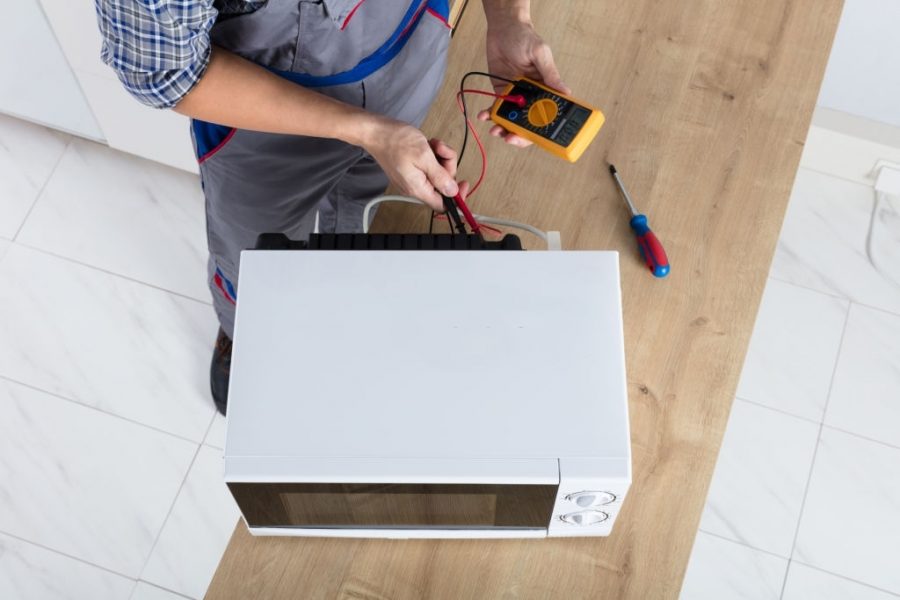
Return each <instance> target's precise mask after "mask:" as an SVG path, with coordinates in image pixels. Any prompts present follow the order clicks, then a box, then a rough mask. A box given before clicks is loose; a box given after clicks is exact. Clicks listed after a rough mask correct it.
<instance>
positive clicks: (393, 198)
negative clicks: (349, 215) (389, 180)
mask: <svg viewBox="0 0 900 600" xmlns="http://www.w3.org/2000/svg"><path fill="white" fill-rule="evenodd" d="M382 202H405V203H406V204H421V205H422V206H428V205H427V204H425V203H424V202H422V201H421V200H419V199H418V198H410V197H409V196H396V195H392V194H388V195H386V196H378V197H377V198H373V199H371V200H369V203H368V204H366V207H365V208H364V209H363V218H362V226H363V233H369V213H370V212H372V209H373V208H374V207H375V206H378V205H379V204H381V203H382Z"/></svg>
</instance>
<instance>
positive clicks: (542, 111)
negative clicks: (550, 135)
mask: <svg viewBox="0 0 900 600" xmlns="http://www.w3.org/2000/svg"><path fill="white" fill-rule="evenodd" d="M557 115H559V106H557V105H556V102H554V101H553V100H551V99H550V98H541V99H540V100H538V101H536V102H534V103H533V104H532V105H531V107H530V108H529V109H528V122H529V123H531V124H532V126H534V127H546V126H547V125H549V124H550V123H552V122H553V121H555V120H556V117H557Z"/></svg>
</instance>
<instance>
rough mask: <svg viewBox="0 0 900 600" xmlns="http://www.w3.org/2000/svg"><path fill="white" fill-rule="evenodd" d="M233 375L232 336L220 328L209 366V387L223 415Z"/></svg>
mask: <svg viewBox="0 0 900 600" xmlns="http://www.w3.org/2000/svg"><path fill="white" fill-rule="evenodd" d="M230 375H231V338H230V337H228V336H227V335H225V332H224V331H222V329H221V328H219V335H218V337H217V338H216V347H215V348H213V355H212V364H211V365H210V366H209V389H210V391H211V392H212V397H213V402H215V403H216V408H217V409H218V411H219V412H220V413H222V414H223V415H224V414H225V409H226V408H227V407H228V379H229V377H230Z"/></svg>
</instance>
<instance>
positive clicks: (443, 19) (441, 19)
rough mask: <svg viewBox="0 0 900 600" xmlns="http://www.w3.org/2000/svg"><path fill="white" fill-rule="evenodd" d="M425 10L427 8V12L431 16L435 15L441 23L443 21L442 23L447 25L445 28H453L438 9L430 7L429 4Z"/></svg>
mask: <svg viewBox="0 0 900 600" xmlns="http://www.w3.org/2000/svg"><path fill="white" fill-rule="evenodd" d="M425 10H427V11H428V12H429V14H431V16H432V17H436V18H437V19H438V20H439V21H440V22H441V23H443V24H444V25H446V26H447V29H453V25H451V24H450V23H449V22H448V21H447V19H445V18H444V15H442V14H441V13H439V12H438V11H436V10H434V9H433V8H431V7H430V6H429V7H428V8H427V9H425Z"/></svg>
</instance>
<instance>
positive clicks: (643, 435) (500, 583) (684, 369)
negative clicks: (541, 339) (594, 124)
mask: <svg viewBox="0 0 900 600" xmlns="http://www.w3.org/2000/svg"><path fill="white" fill-rule="evenodd" d="M478 4H479V3H476V2H472V3H471V5H470V6H469V8H468V9H467V10H466V12H465V13H464V15H463V17H462V22H461V24H460V27H459V28H458V30H457V34H456V35H455V38H454V41H453V44H452V46H451V56H450V66H449V69H448V74H447V80H446V82H445V86H444V90H443V92H442V94H441V96H440V98H439V100H438V101H437V103H436V104H435V106H434V108H433V110H432V112H431V116H430V117H429V119H428V121H427V122H426V124H425V125H424V127H423V129H424V131H425V132H426V134H428V135H434V136H438V137H441V138H443V139H445V140H447V141H449V142H450V143H451V144H452V145H454V146H455V147H458V146H459V143H460V141H461V138H462V120H461V118H460V116H459V113H458V111H457V110H456V108H455V106H454V98H453V93H454V90H455V88H456V87H457V86H458V82H459V78H460V76H461V74H462V73H464V72H465V71H468V70H471V69H473V68H478V69H483V68H484V36H485V25H484V22H483V21H484V17H483V14H482V11H481V9H480V7H479V5H478ZM841 5H842V1H841V0H665V1H661V0H629V1H627V2H622V1H621V0H571V1H568V2H562V1H560V2H549V1H544V2H535V3H534V6H533V15H534V21H535V23H536V26H537V29H538V31H539V32H540V33H541V34H542V35H543V36H544V38H545V39H546V40H547V41H548V42H549V43H550V44H551V47H552V48H553V51H554V55H555V57H556V61H557V63H558V65H559V67H560V70H561V71H562V74H563V78H564V79H565V81H566V83H567V84H568V85H569V86H570V87H571V88H572V89H573V90H575V95H576V96H577V97H581V98H583V99H584V100H586V101H588V102H590V103H592V104H594V105H595V106H598V107H600V108H601V109H602V110H603V111H604V112H605V114H606V118H607V122H606V125H605V126H604V127H603V129H602V130H601V132H600V134H599V136H598V138H597V139H596V141H595V142H594V144H593V145H592V146H591V147H590V148H589V149H588V150H587V152H586V153H585V154H584V156H582V158H581V159H580V161H579V162H578V163H576V164H574V165H570V164H568V163H565V162H563V161H561V160H559V159H556V158H554V157H552V156H550V155H548V154H545V153H543V152H541V151H540V150H537V149H529V150H518V149H515V148H512V147H507V146H505V145H504V144H502V143H501V142H499V141H498V140H495V139H489V140H488V141H487V151H488V156H489V161H490V166H489V171H488V176H487V180H486V182H485V184H484V186H483V187H482V189H481V190H480V191H479V192H478V194H477V195H475V196H474V197H473V198H472V201H471V205H472V208H473V210H475V211H476V212H479V213H482V214H487V215H492V216H497V217H504V218H511V219H515V220H518V221H524V222H527V223H531V224H533V225H535V226H537V227H540V228H542V229H552V230H559V231H561V232H562V240H563V247H564V248H566V249H612V250H618V251H619V252H620V253H621V255H620V258H621V267H622V294H623V303H624V319H625V345H626V357H627V365H628V387H629V399H630V411H631V433H632V440H633V451H634V483H633V485H632V488H631V491H630V493H629V496H628V498H627V499H626V501H625V504H624V507H623V510H622V513H621V515H620V516H619V518H618V521H617V522H616V525H615V528H614V530H613V534H612V536H610V537H609V538H596V539H546V540H521V541H516V540H503V541H475V540H447V541H379V540H344V539H300V538H293V539H291V538H282V539H277V538H253V537H252V536H250V535H249V534H248V533H247V531H246V529H245V528H244V526H243V524H241V523H239V524H238V526H237V528H236V530H235V533H234V536H233V538H232V540H231V543H230V545H229V547H228V549H227V551H226V553H225V555H224V557H223V558H222V561H221V563H220V565H219V569H218V571H217V573H216V575H215V578H214V580H213V582H212V585H211V586H210V588H209V592H208V595H207V597H208V598H212V599H220V598H241V599H248V598H267V599H271V598H304V599H307V598H309V599H314V598H316V599H317V598H328V599H331V598H342V599H350V598H353V599H373V600H374V599H391V600H401V599H402V600H406V599H420V598H428V599H447V600H460V599H467V598H491V599H493V598H504V599H514V598H516V599H518V598H522V599H525V598H527V599H531V598H540V599H543V598H547V599H556V598H560V599H563V598H565V599H582V598H591V599H594V598H604V599H605V598H636V599H641V600H646V599H656V598H676V597H677V596H678V593H679V589H680V586H681V580H682V578H683V575H684V570H685V567H686V565H687V562H688V557H689V556H690V551H691V546H692V543H693V540H694V535H695V533H696V530H697V526H698V523H699V519H700V514H701V511H702V508H703V504H704V499H705V496H706V491H707V487H708V485H709V481H710V477H711V474H712V470H713V466H714V464H715V459H716V456H717V453H718V450H719V446H720V444H721V439H722V434H723V431H724V429H725V424H726V420H727V417H728V413H729V410H730V407H731V403H732V397H733V394H734V392H735V389H736V387H737V380H738V376H739V373H740V369H741V365H742V362H743V358H744V354H745V351H746V348H747V344H748V341H749V337H750V333H751V330H752V328H753V322H754V318H755V316H756V311H757V308H758V306H759V301H760V297H761V294H762V289H763V286H764V284H765V280H766V274H767V272H768V269H769V264H770V262H771V259H772V255H773V252H774V248H775V243H776V240H777V237H778V233H779V230H780V227H781V223H782V220H783V217H784V212H785V208H786V205H787V201H788V197H789V194H790V190H791V186H792V183H793V179H794V175H795V173H796V171H797V167H798V164H799V160H800V153H801V151H802V148H803V143H804V140H805V138H806V133H807V129H808V127H809V121H810V118H811V115H812V110H813V106H814V104H815V101H816V97H817V94H818V91H819V86H820V83H821V79H822V75H823V72H824V67H825V63H826V60H827V57H828V52H829V49H830V47H831V42H832V39H833V36H834V32H835V29H836V26H837V22H838V18H839V16H840V10H841ZM473 104H477V103H476V102H475V101H473ZM480 130H481V131H486V126H484V125H481V126H480ZM477 158H478V157H477V151H476V150H475V149H474V147H470V149H469V150H468V152H467V156H466V160H465V163H464V165H463V167H462V172H463V175H464V176H467V177H469V178H474V177H475V176H477V169H478V160H477ZM607 160H609V161H612V162H614V163H615V164H616V166H617V167H618V169H619V171H620V173H621V175H622V177H623V178H624V180H625V182H626V184H627V185H628V186H629V188H630V191H631V193H632V195H633V196H634V199H635V202H636V203H637V205H638V208H639V209H641V210H643V211H644V212H646V213H647V214H648V215H649V217H650V221H651V224H652V226H653V227H654V230H655V231H656V233H657V235H658V236H659V237H660V239H661V240H662V242H663V244H664V245H665V247H666V250H667V251H668V254H669V257H670V261H671V264H672V272H671V274H670V275H669V277H668V278H667V279H663V280H657V279H655V278H653V277H652V276H651V275H650V274H649V272H648V271H647V270H646V267H645V266H644V265H643V263H642V262H641V261H640V260H639V258H638V256H637V251H636V247H635V242H634V239H633V236H632V234H631V233H630V230H629V228H628V214H627V212H626V209H625V208H624V205H623V203H622V201H621V200H620V198H619V197H618V196H617V193H616V190H615V188H614V186H613V183H612V181H611V179H610V177H609V174H608V172H607V171H606V161H607ZM376 224H377V226H378V227H379V228H380V229H382V230H390V231H424V230H425V229H426V228H427V213H426V211H423V210H419V209H416V208H415V207H394V206H388V207H386V209H385V210H383V211H382V212H381V213H380V214H379V218H378V221H377V223H376ZM438 226H439V227H446V224H444V223H439V224H438ZM524 235H527V234H524ZM523 239H524V238H523ZM527 241H528V242H529V245H530V247H532V248H539V247H540V244H539V243H537V242H533V241H531V240H527ZM473 293H477V290H473ZM435 353H436V355H437V354H439V345H436V346H435Z"/></svg>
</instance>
